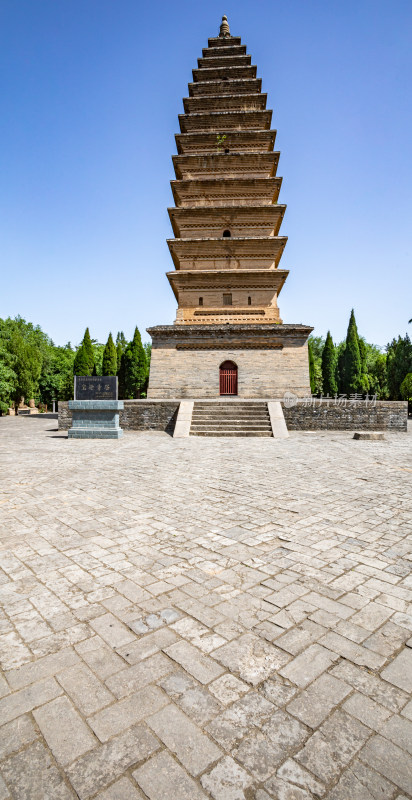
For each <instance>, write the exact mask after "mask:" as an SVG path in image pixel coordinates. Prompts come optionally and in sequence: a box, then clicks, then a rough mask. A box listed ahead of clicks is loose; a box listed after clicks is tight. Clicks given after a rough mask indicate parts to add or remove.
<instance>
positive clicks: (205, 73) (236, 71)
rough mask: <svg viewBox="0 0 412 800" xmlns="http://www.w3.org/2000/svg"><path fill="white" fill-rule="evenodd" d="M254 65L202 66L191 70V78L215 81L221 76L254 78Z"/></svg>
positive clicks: (255, 68)
mask: <svg viewBox="0 0 412 800" xmlns="http://www.w3.org/2000/svg"><path fill="white" fill-rule="evenodd" d="M256 71H257V67H256V65H255V64H254V65H251V66H248V67H211V68H208V67H202V68H201V69H194V70H193V71H192V74H193V80H194V81H195V82H197V81H217V80H222V78H229V79H230V78H249V79H250V78H256Z"/></svg>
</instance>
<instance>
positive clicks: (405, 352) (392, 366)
mask: <svg viewBox="0 0 412 800" xmlns="http://www.w3.org/2000/svg"><path fill="white" fill-rule="evenodd" d="M387 351H388V357H387V368H388V387H389V395H390V398H391V400H399V398H400V387H401V383H402V382H403V380H404V378H405V377H406V375H407V374H408V373H409V372H412V342H411V340H410V338H409V336H408V334H405V336H404V337H402V336H398V338H397V339H393V340H392V342H391V343H390V344H388V346H387Z"/></svg>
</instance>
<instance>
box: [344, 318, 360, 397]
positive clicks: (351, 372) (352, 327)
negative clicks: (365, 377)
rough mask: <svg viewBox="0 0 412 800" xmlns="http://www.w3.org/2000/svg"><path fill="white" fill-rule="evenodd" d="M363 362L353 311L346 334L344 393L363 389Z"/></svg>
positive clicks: (348, 393)
mask: <svg viewBox="0 0 412 800" xmlns="http://www.w3.org/2000/svg"><path fill="white" fill-rule="evenodd" d="M361 378H362V361H361V356H360V352H359V337H358V329H357V327H356V320H355V314H354V311H353V309H352V311H351V315H350V320H349V325H348V332H347V334H346V346H345V356H344V361H343V391H344V392H345V394H347V395H350V394H352V393H354V392H358V391H359V390H360V389H361V388H362V380H361Z"/></svg>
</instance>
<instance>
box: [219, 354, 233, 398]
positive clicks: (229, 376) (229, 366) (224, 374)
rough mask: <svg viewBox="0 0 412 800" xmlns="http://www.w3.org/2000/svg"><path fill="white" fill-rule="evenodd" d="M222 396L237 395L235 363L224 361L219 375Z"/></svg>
mask: <svg viewBox="0 0 412 800" xmlns="http://www.w3.org/2000/svg"><path fill="white" fill-rule="evenodd" d="M219 377H220V380H219V389H220V394H232V395H233V394H237V366H236V364H234V363H233V361H224V362H223V364H221V365H220V373H219Z"/></svg>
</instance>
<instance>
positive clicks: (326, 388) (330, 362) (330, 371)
mask: <svg viewBox="0 0 412 800" xmlns="http://www.w3.org/2000/svg"><path fill="white" fill-rule="evenodd" d="M336 361H337V358H336V350H335V345H334V344H333V339H332V336H331V335H330V331H328V333H327V336H326V342H325V346H324V348H323V352H322V381H323V394H326V395H329V396H330V397H334V396H335V394H336V393H337V391H338V384H337V381H336Z"/></svg>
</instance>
